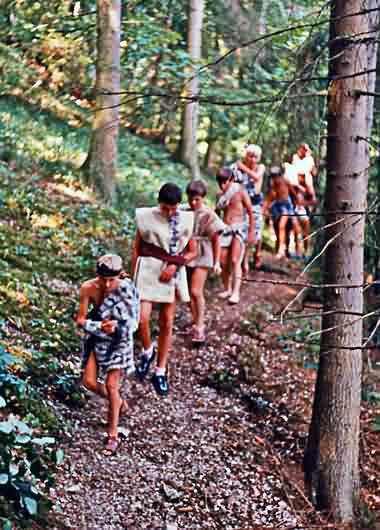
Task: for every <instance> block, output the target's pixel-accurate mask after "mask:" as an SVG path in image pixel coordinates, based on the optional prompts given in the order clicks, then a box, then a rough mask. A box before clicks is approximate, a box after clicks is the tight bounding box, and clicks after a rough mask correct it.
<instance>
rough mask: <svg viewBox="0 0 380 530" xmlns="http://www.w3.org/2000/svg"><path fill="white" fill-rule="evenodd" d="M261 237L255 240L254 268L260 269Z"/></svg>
mask: <svg viewBox="0 0 380 530" xmlns="http://www.w3.org/2000/svg"><path fill="white" fill-rule="evenodd" d="M261 245H262V243H261V239H260V240H258V241H257V242H256V248H255V269H260V267H261V265H262V261H261Z"/></svg>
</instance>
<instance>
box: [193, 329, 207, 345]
mask: <svg viewBox="0 0 380 530" xmlns="http://www.w3.org/2000/svg"><path fill="white" fill-rule="evenodd" d="M192 340H193V342H199V343H200V342H205V340H206V337H205V327H204V326H201V327H199V328H198V327H196V326H194V330H193V338H192Z"/></svg>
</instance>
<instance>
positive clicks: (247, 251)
mask: <svg viewBox="0 0 380 530" xmlns="http://www.w3.org/2000/svg"><path fill="white" fill-rule="evenodd" d="M250 250H251V249H250V247H249V246H248V245H247V246H246V248H245V252H244V258H243V264H242V273H243V276H244V277H246V276H247V275H248V273H249V254H250Z"/></svg>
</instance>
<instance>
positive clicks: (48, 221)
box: [30, 213, 65, 229]
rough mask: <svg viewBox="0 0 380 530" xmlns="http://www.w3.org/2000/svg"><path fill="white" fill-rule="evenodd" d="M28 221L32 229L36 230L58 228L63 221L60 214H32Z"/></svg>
mask: <svg viewBox="0 0 380 530" xmlns="http://www.w3.org/2000/svg"><path fill="white" fill-rule="evenodd" d="M30 221H31V223H32V226H33V228H34V229H36V228H60V227H61V226H62V225H63V224H64V222H65V220H64V218H63V217H62V215H61V214H60V213H56V214H52V215H47V214H42V215H38V214H37V213H33V214H32V215H31V217H30Z"/></svg>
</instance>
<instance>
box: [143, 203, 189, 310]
mask: <svg viewBox="0 0 380 530" xmlns="http://www.w3.org/2000/svg"><path fill="white" fill-rule="evenodd" d="M136 222H137V229H138V231H139V234H140V236H141V238H142V240H143V241H145V242H146V243H152V244H153V245H156V246H158V247H160V248H162V249H163V250H165V251H166V252H168V253H169V254H172V255H178V254H181V253H182V252H183V251H184V250H185V248H186V245H187V244H188V242H189V241H190V239H191V237H192V234H193V227H194V215H193V212H184V211H181V210H178V211H177V213H176V215H174V216H173V217H171V218H169V219H167V218H166V217H164V216H163V215H162V214H161V211H160V208H159V207H158V206H155V207H153V208H138V209H137V210H136ZM166 266H167V263H165V262H164V261H163V260H161V259H158V258H156V257H152V256H139V257H138V259H137V264H136V271H135V278H134V280H135V284H136V286H137V289H138V291H139V293H140V298H141V300H146V301H149V302H158V303H171V302H174V300H175V298H176V293H177V295H178V297H179V299H180V300H181V301H182V302H189V301H190V296H189V289H188V286H187V278H186V269H185V267H183V266H182V267H181V266H180V267H179V268H178V271H177V273H176V275H175V276H174V277H173V278H172V279H171V280H170V281H169V282H160V280H159V277H160V274H161V272H162V271H163V270H164V269H165V268H166Z"/></svg>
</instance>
